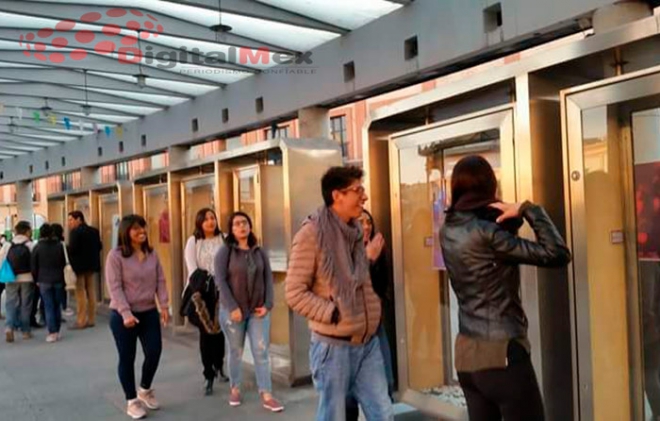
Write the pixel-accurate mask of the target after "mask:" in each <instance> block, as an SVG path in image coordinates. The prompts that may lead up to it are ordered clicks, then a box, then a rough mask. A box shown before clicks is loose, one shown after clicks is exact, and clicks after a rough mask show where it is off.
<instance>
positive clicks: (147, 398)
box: [137, 388, 160, 409]
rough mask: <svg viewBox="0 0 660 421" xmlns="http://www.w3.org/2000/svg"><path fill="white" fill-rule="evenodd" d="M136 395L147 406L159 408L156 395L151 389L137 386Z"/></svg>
mask: <svg viewBox="0 0 660 421" xmlns="http://www.w3.org/2000/svg"><path fill="white" fill-rule="evenodd" d="M137 395H138V399H139V400H141V401H142V403H143V404H145V405H146V407H147V408H149V409H158V408H160V404H159V403H158V401H157V400H156V396H155V395H154V390H153V389H149V390H146V389H143V388H139V389H138V392H137Z"/></svg>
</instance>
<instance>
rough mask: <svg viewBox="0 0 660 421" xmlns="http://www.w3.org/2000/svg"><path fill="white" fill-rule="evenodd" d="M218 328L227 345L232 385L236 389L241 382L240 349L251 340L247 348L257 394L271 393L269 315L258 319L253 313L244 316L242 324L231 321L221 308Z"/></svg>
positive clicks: (241, 356) (241, 360)
mask: <svg viewBox="0 0 660 421" xmlns="http://www.w3.org/2000/svg"><path fill="white" fill-rule="evenodd" d="M220 325H221V326H222V331H223V332H224V334H225V338H226V344H227V345H228V346H229V353H228V359H227V364H228V365H229V379H230V380H231V386H232V387H236V388H239V389H240V387H241V383H242V381H243V349H244V347H245V339H246V337H247V338H249V339H250V349H251V350H252V357H253V358H254V373H255V375H256V377H257V386H258V387H259V392H260V393H271V392H272V389H273V387H272V381H271V377H270V358H269V354H268V349H269V347H270V313H268V314H267V315H266V316H264V317H262V318H259V317H257V316H255V315H254V314H250V315H247V318H246V320H243V321H242V322H238V323H236V322H233V321H232V320H231V318H230V317H229V312H228V311H227V310H225V309H223V308H220Z"/></svg>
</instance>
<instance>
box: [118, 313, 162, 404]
mask: <svg viewBox="0 0 660 421" xmlns="http://www.w3.org/2000/svg"><path fill="white" fill-rule="evenodd" d="M133 315H134V316H135V318H136V319H138V321H139V323H138V324H137V325H135V326H134V327H131V328H128V327H126V326H124V319H123V318H122V317H121V315H120V314H119V313H118V312H117V311H115V310H113V311H112V313H111V314H110V330H111V331H112V335H113V336H114V337H115V344H116V345H117V351H118V352H119V368H118V372H119V381H120V382H121V387H122V388H123V389H124V394H125V395H126V400H127V401H129V400H131V399H135V398H136V397H137V391H136V388H135V354H136V352H137V342H138V339H139V340H140V343H141V344H142V351H143V352H144V363H143V364H142V380H141V381H140V387H142V388H143V389H151V383H152V382H153V379H154V376H155V375H156V370H157V369H158V362H159V361H160V354H161V351H162V349H163V341H162V337H161V332H160V314H159V313H158V310H156V309H153V310H149V311H145V312H142V313H138V312H134V313H133Z"/></svg>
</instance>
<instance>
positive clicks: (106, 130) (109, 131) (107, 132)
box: [105, 126, 112, 137]
mask: <svg viewBox="0 0 660 421" xmlns="http://www.w3.org/2000/svg"><path fill="white" fill-rule="evenodd" d="M111 134H112V129H111V128H110V126H105V136H106V137H110V135H111Z"/></svg>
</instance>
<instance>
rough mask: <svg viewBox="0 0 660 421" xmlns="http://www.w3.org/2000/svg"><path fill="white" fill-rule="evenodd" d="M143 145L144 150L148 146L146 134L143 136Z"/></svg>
mask: <svg viewBox="0 0 660 421" xmlns="http://www.w3.org/2000/svg"><path fill="white" fill-rule="evenodd" d="M141 144H142V147H143V148H144V147H145V146H147V135H146V134H143V135H142V139H141Z"/></svg>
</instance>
